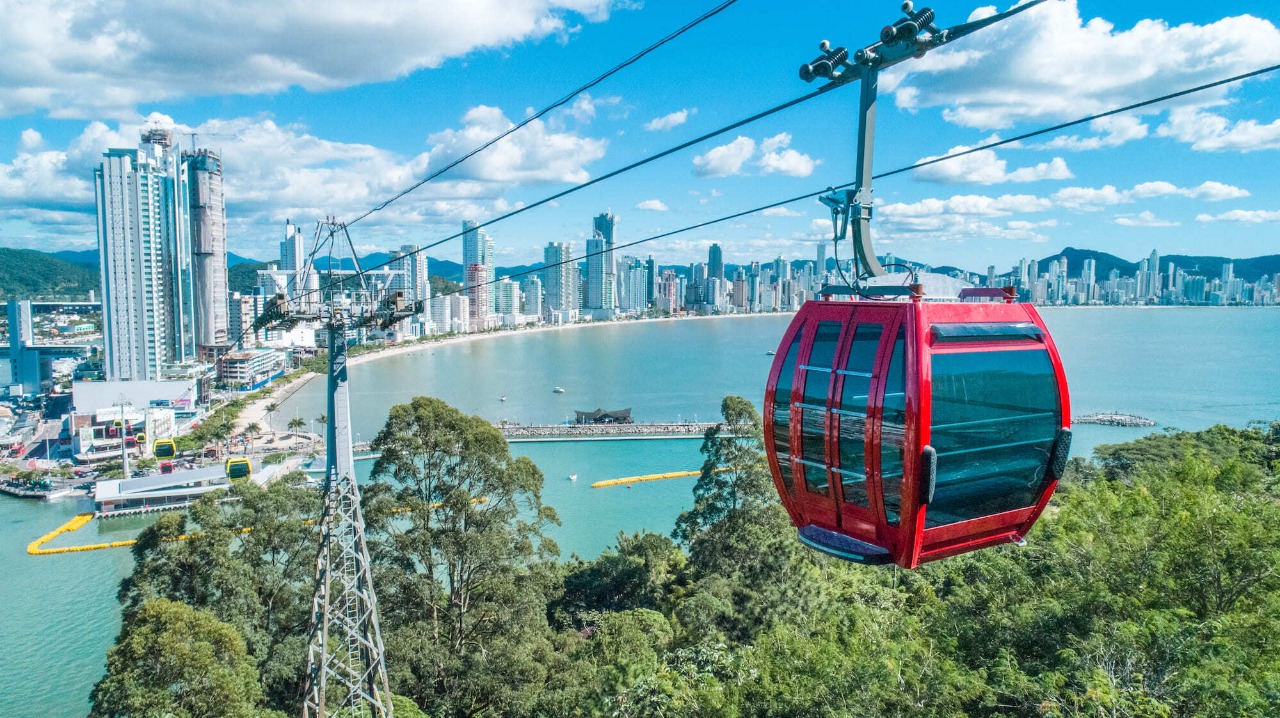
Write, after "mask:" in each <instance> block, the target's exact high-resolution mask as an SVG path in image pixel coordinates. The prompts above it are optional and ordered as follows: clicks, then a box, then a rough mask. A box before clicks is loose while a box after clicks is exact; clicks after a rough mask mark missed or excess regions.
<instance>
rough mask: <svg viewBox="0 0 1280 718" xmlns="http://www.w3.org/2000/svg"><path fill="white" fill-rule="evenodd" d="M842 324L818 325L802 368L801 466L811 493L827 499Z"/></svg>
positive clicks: (819, 323) (805, 484)
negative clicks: (830, 402)
mask: <svg viewBox="0 0 1280 718" xmlns="http://www.w3.org/2000/svg"><path fill="white" fill-rule="evenodd" d="M840 328H841V324H840V322H818V328H817V331H816V332H815V333H814V336H813V346H812V347H811V348H810V350H809V358H808V361H806V362H805V363H804V364H802V365H800V369H801V371H803V372H804V374H803V376H804V395H803V396H802V397H801V403H800V404H799V407H798V408H799V410H800V430H801V433H800V456H801V461H800V463H801V464H802V466H803V471H804V486H805V489H806V490H807V491H808V492H809V493H811V494H818V495H820V496H828V495H829V494H830V487H829V486H828V485H827V456H826V445H827V395H828V392H829V390H830V387H831V369H832V364H833V362H834V361H835V356H836V346H837V345H838V344H839V342H840Z"/></svg>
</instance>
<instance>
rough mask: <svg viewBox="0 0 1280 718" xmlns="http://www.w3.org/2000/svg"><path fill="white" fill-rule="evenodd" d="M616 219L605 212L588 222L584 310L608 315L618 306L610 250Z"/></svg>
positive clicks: (615, 230)
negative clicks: (589, 234) (590, 223)
mask: <svg viewBox="0 0 1280 718" xmlns="http://www.w3.org/2000/svg"><path fill="white" fill-rule="evenodd" d="M617 228H618V218H617V217H615V216H614V215H613V214H611V213H609V212H604V213H602V214H599V215H596V217H595V218H594V219H593V220H592V237H591V239H589V240H587V287H586V289H587V292H586V294H587V296H586V303H585V304H584V305H583V306H584V308H586V309H591V310H595V311H599V312H603V313H609V312H612V311H614V310H615V309H617V306H618V279H617V277H618V267H617V264H616V263H615V262H614V257H613V246H614V239H615V234H616V232H617Z"/></svg>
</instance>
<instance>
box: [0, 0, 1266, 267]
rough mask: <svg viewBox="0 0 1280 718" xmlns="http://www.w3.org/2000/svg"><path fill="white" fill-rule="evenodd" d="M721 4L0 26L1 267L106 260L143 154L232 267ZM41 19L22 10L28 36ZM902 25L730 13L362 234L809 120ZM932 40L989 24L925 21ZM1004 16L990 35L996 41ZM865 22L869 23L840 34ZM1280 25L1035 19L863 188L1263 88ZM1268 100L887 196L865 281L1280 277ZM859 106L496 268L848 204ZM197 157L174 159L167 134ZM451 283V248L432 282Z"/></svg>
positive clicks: (1057, 3) (751, 8)
mask: <svg viewBox="0 0 1280 718" xmlns="http://www.w3.org/2000/svg"><path fill="white" fill-rule="evenodd" d="M714 4H715V3H713V2H698V3H685V2H674V1H672V0H648V1H647V2H643V3H642V2H636V1H635V0H623V1H622V2H613V1H612V0H456V1H455V0H447V1H446V0H436V1H435V2H431V3H422V2H392V1H390V0H372V1H368V2H363V3H360V4H358V6H352V5H350V4H349V3H342V2H338V1H337V0H322V1H317V2H309V3H301V2H283V3H275V4H269V5H261V4H256V3H252V4H251V3H232V2H222V1H218V0H210V1H208V2H203V3H198V4H197V3H191V4H186V5H184V6H182V7H179V6H176V5H174V4H166V3H157V2H155V0H121V1H120V2H116V3H109V4H102V3H88V2H71V1H69V0H57V1H53V2H49V3H40V4H34V3H22V2H18V1H17V0H0V9H3V16H4V17H6V19H7V21H6V23H4V24H3V26H0V46H3V47H6V48H7V49H6V52H5V53H4V56H3V57H0V246H16V247H34V248H39V249H46V250H50V249H83V248H89V247H92V246H94V244H95V237H94V223H93V193H92V184H91V179H92V169H93V167H94V166H95V165H96V164H97V162H98V161H99V158H100V157H101V153H102V151H103V150H105V149H106V148H107V147H116V146H134V145H136V142H137V132H138V129H139V128H140V127H143V126H145V125H146V124H147V123H148V122H150V123H152V124H158V125H161V126H173V127H175V128H176V129H177V131H178V132H179V133H188V132H196V133H197V138H196V141H197V144H198V145H199V146H208V147H211V148H214V149H217V150H219V151H221V152H222V154H223V156H224V164H225V170H226V181H227V204H228V218H229V222H230V227H229V242H230V248H231V250H232V251H234V252H237V253H240V254H244V255H248V256H252V257H256V258H264V259H266V258H272V257H274V255H275V253H276V243H277V242H278V241H279V239H280V235H281V233H282V227H283V224H284V222H285V220H286V219H291V220H293V221H294V222H296V223H299V224H302V225H304V226H307V225H311V224H313V223H314V222H315V220H317V219H319V218H320V217H322V216H325V215H337V216H339V217H353V216H355V215H357V214H359V213H361V212H363V211H364V210H366V209H368V208H370V207H371V206H373V205H375V204H377V203H378V202H380V201H381V200H383V199H385V198H387V197H389V196H391V195H393V194H395V193H396V192H397V191H399V190H400V189H402V188H403V187H405V186H407V185H409V184H411V183H412V182H413V181H414V180H415V179H417V178H420V177H422V176H424V175H425V174H426V173H428V172H430V171H431V170H432V169H434V168H436V167H439V166H440V165H442V164H443V163H445V162H447V161H448V160H449V159H451V158H452V157H456V156H457V155H458V154H460V153H462V152H465V151H466V150H469V149H470V148H471V147H473V146H475V145H477V144H479V143H480V142H482V141H483V140H485V139H487V138H488V137H490V136H492V135H493V134H496V133H497V132H499V131H501V130H502V129H505V128H506V127H507V126H509V123H510V122H512V121H518V120H519V119H521V118H523V117H525V116H526V113H527V112H529V111H531V109H533V108H539V107H542V106H543V105H545V104H547V103H549V102H550V101H551V100H553V99H556V98H558V97H559V96H561V95H563V94H564V93H566V92H568V91H569V90H570V89H572V88H573V87H575V86H578V85H580V84H582V83H583V82H584V81H586V80H588V79H590V78H591V77H594V76H595V75H596V74H598V73H599V72H601V71H602V70H604V69H606V68H607V67H610V66H612V65H613V64H614V63H616V62H618V61H619V60H621V59H623V58H625V57H627V56H629V55H630V54H632V53H634V52H635V51H637V50H639V49H641V48H642V47H644V46H646V45H648V44H649V43H650V42H652V41H654V40H655V39H657V38H658V37H661V36H662V35H665V34H666V33H668V32H670V31H671V30H673V29H675V28H676V27H678V26H680V25H682V24H684V23H685V22H687V21H689V20H690V19H692V18H693V17H695V16H696V15H698V14H700V13H701V12H703V11H704V10H706V9H708V8H710V7H712V5H714ZM37 5H38V6H37ZM897 6H898V3H897V2H891V1H889V0H876V1H875V2H857V3H853V2H843V3H837V4H832V3H827V4H822V5H814V6H813V7H814V8H815V9H814V10H813V11H810V12H804V11H801V10H798V9H796V8H797V7H798V6H797V5H796V4H794V3H780V2H776V1H773V2H770V1H768V0H738V2H737V3H736V4H734V5H733V6H732V7H730V8H729V9H727V10H725V11H724V12H723V13H721V14H720V15H719V16H717V17H715V18H713V19H711V20H709V21H707V22H706V23H704V24H703V25H701V26H699V27H698V28H696V29H694V30H693V31H691V32H689V33H688V34H686V35H685V36H683V37H681V38H679V39H678V40H676V41H674V42H672V43H670V44H669V45H667V46H666V47H664V48H662V49H660V50H659V51H657V52H656V53H654V54H652V55H650V56H649V57H648V58H646V59H644V60H642V61H641V62H640V63H638V64H636V65H634V66H633V67H631V68H628V69H627V70H624V71H623V72H622V73H620V74H618V75H616V76H615V77H613V78H611V79H610V80H609V81H607V82H606V83H605V84H603V85H601V86H599V87H597V88H595V89H594V90H592V91H591V93H590V95H589V96H581V97H579V98H577V100H576V101H575V102H574V103H573V105H572V106H571V107H568V108H566V109H564V110H561V111H557V112H555V113H553V115H551V116H549V117H548V118H547V119H546V120H545V121H540V122H537V123H535V124H533V125H530V126H529V127H527V128H525V129H524V130H521V131H520V132H519V133H517V134H516V135H514V136H512V137H511V138H509V139H508V140H504V141H503V142H502V143H501V144H499V145H497V146H495V147H494V148H492V149H491V150H489V151H488V152H486V153H485V154H483V155H481V156H478V157H476V158H474V159H473V160H471V161H469V162H468V163H467V164H465V165H463V166H461V167H459V168H457V169H456V170H454V171H453V172H451V173H450V174H448V175H445V176H444V177H442V178H440V180H437V181H435V182H432V183H431V184H429V185H427V186H426V187H424V188H423V189H422V190H420V191H418V192H416V193H414V194H412V195H410V196H409V197H407V198H406V199H404V200H402V201H400V202H398V203H396V204H395V205H392V207H391V208H389V209H388V210H386V211H383V212H380V213H378V214H376V215H373V216H372V217H370V218H369V219H368V220H366V221H364V222H361V223H360V224H358V225H356V226H355V227H354V228H353V230H352V232H353V238H354V239H355V240H356V242H357V244H358V245H360V247H361V248H363V249H366V250H372V249H386V248H391V247H395V246H398V245H400V244H404V243H414V244H426V243H428V242H431V241H434V240H436V239H439V238H442V237H444V236H447V235H449V234H452V233H454V232H455V231H456V228H457V227H458V225H459V223H460V222H461V220H462V219H464V218H473V219H478V220H481V221H483V220H485V219H488V218H490V217H492V216H496V215H497V214H501V213H502V212H504V211H507V210H509V209H511V208H512V207H515V206H518V205H519V204H520V203H529V202H532V201H535V200H537V199H539V198H541V197H544V196H546V195H548V194H551V193H553V192H556V191H558V190H560V189H563V188H565V187H567V186H569V185H570V184H572V183H576V182H581V181H583V180H586V179H588V178H590V177H595V176H598V175H600V174H603V173H605V172H608V171H609V170H611V169H614V168H616V167H619V166H622V165H624V164H627V163H628V162H631V161H633V160H635V159H638V158H640V157H643V156H646V155H648V154H651V153H653V152H657V151H660V150H663V149H665V148H667V147H669V146H671V145H674V144H677V143H679V142H681V141H683V140H685V139H688V138H691V137H694V136H696V135H698V134H701V133H704V132H706V131H709V130H711V129H715V128H717V127H720V126H722V125H724V124H727V123H729V122H732V121H734V120H737V119H739V118H741V117H744V116H746V115H748V114H751V113H753V112H755V111H757V110H760V109H764V108H767V107H771V106H773V105H774V104H777V103H779V102H781V101H784V100H787V99H790V98H792V97H796V96H798V95H801V94H803V93H805V92H807V91H808V90H809V89H812V88H811V86H809V85H806V84H805V83H803V82H801V81H800V80H799V79H798V77H797V75H796V68H797V67H798V66H799V65H800V63H802V62H807V61H809V60H810V59H811V58H812V57H813V56H814V55H815V54H816V46H817V43H818V41H819V40H822V39H829V40H831V41H832V42H833V43H834V44H837V45H846V46H849V47H851V48H856V47H860V46H862V45H865V44H869V43H870V42H871V41H873V40H874V39H875V37H876V36H877V34H878V31H879V28H880V27H881V26H882V25H884V24H886V23H888V22H891V21H892V20H894V19H896V17H898V7H897ZM932 7H934V8H935V9H936V11H937V13H938V18H939V23H940V24H942V25H944V26H945V25H951V24H956V23H959V22H963V21H964V20H966V19H968V18H969V17H970V16H971V13H974V12H975V11H976V12H978V13H980V14H981V13H989V12H991V9H990V7H994V6H987V9H983V6H980V5H977V4H974V3H973V2H970V1H960V0H939V1H938V2H936V3H932ZM1007 7H1008V4H1007V3H1003V4H1001V5H999V6H998V9H1001V10H1003V9H1005V8H1007ZM855 9H857V10H860V11H861V10H863V9H865V12H859V13H857V14H856V15H855V13H854V10H855ZM1277 23H1280V9H1278V8H1277V7H1276V5H1275V3H1274V2H1262V1H1261V0H1254V1H1244V2H1233V3H1231V4H1230V8H1229V12H1228V11H1226V10H1223V9H1222V7H1221V5H1219V4H1210V3H1203V2H1180V1H1174V2H1162V3H1148V2H1132V3H1113V2H1102V1H1100V0H1050V2H1048V3H1045V4H1044V5H1042V6H1039V7H1036V8H1033V9H1031V10H1029V11H1028V12H1025V13H1023V14H1021V15H1019V16H1017V17H1016V18H1014V19H1012V20H1009V21H1007V22H1005V23H1002V24H1000V25H999V26H996V27H992V28H988V29H986V30H983V31H981V32H979V33H976V34H974V35H972V36H970V37H968V38H965V39H963V40H961V41H958V42H956V43H953V44H952V45H951V46H949V47H948V48H945V49H943V50H939V51H936V52H934V53H931V54H930V55H929V56H928V57H926V58H925V59H924V60H918V61H911V62H908V63H904V64H903V65H900V66H899V67H898V68H895V71H894V72H892V73H891V74H890V75H888V76H886V77H885V78H883V79H882V84H881V97H882V102H881V107H880V114H879V124H878V127H879V132H878V137H877V146H876V169H877V170H879V171H883V170H888V169H893V168H896V167H899V166H902V165H906V164H910V163H912V162H915V161H917V160H919V159H921V158H924V157H930V156H936V155H940V154H943V153H945V152H947V151H949V150H951V149H953V148H956V147H962V146H971V145H974V144H978V143H980V142H982V141H983V140H986V139H989V138H991V137H1008V136H1011V135H1014V134H1018V133H1020V132H1024V131H1027V130H1031V129H1036V128H1038V127H1041V126H1044V125H1049V124H1055V123H1057V122H1062V121H1065V120H1070V119H1074V118H1075V117H1078V116H1081V115H1084V114H1088V113H1092V112H1097V111H1101V110H1106V109H1109V108H1111V107H1115V106H1119V105H1123V104H1127V103H1130V102H1133V101H1137V100H1141V99H1146V98H1148V97H1151V96H1155V95H1159V94H1163V93H1166V92H1170V91H1174V90H1178V89H1182V88H1184V87H1189V86H1192V85H1196V84H1200V83H1203V82H1206V81H1210V80H1214V79H1219V78H1222V77H1226V76H1229V75H1233V74H1237V73H1239V72H1244V71H1248V70H1251V69H1256V68H1260V67H1263V66H1267V65H1273V64H1278V63H1280V31H1278V30H1277V28H1276V25H1277ZM1278 83H1280V73H1275V74H1274V75H1271V76H1266V77H1264V78H1261V79H1255V80H1250V81H1246V82H1244V83H1240V84H1237V85H1233V86H1231V87H1229V88H1225V89H1221V90H1216V91H1212V92H1208V93H1204V94H1202V95H1198V96H1194V97H1191V98H1186V99H1183V100H1181V101H1179V102H1178V103H1176V104H1170V105H1163V106H1158V107H1155V108H1149V109H1148V110H1144V111H1142V112H1141V113H1140V114H1137V115H1134V116H1125V117H1121V118H1118V119H1115V120H1113V121H1109V122H1105V123H1101V124H1099V125H1095V126H1082V127H1077V128H1074V129H1073V130H1071V131H1068V132H1066V133H1062V134H1059V135H1054V136H1049V137H1043V138H1038V139H1037V140H1035V141H1031V142H1028V143H1026V144H1025V145H1023V146H1019V147H1006V148H1001V149H999V150H996V151H994V152H985V153H980V154H978V155H974V156H971V157H970V158H967V159H966V160H963V161H953V162H947V163H942V164H940V165H938V166H936V167H935V168H933V169H932V170H930V171H918V172H915V173H912V174H907V175H900V176H897V177H894V178H890V179H885V180H882V181H880V182H878V183H877V184H876V186H875V191H876V192H875V194H876V199H877V203H878V207H877V210H876V218H875V222H874V225H873V227H874V229H873V231H874V233H875V237H876V239H877V246H878V248H879V249H880V251H882V252H883V251H892V252H893V253H895V254H897V255H899V256H904V257H910V258H913V259H917V260H920V261H927V262H932V263H935V264H954V265H959V266H963V267H967V268H971V269H975V270H983V269H985V267H986V265H988V264H992V263H994V264H996V265H998V266H1000V267H1002V268H1003V267H1006V266H1008V265H1009V264H1011V263H1013V262H1015V261H1016V260H1017V259H1018V258H1019V257H1023V256H1027V257H1040V256H1045V255H1047V254H1049V253H1051V252H1053V251H1056V250H1057V249H1059V248H1061V247H1063V246H1066V245H1072V246H1076V247H1089V248H1094V249H1100V250H1104V251H1108V252H1112V253H1114V254H1118V255H1120V256H1123V257H1126V258H1130V259H1136V258H1138V257H1141V256H1144V255H1146V254H1147V253H1148V252H1149V251H1150V250H1151V249H1152V248H1156V249H1159V250H1160V252H1161V253H1162V254H1171V253H1191V254H1215V255H1228V256H1237V257H1247V256H1256V255H1261V254H1272V253H1280V242H1278V241H1277V238H1278V236H1280V231H1278V230H1280V187H1277V183H1276V182H1275V176H1276V169H1275V164H1276V161H1277V159H1280V119H1278V118H1280V92H1277V88H1278V87H1280V84H1278ZM856 102H857V89H856V86H851V87H846V88H844V89H841V90H840V91H838V92H835V93H830V94H828V95H826V96H824V97H822V98H819V99H817V100H814V101H812V102H809V103H807V104H805V105H802V106H800V107H797V108H794V109H792V110H789V111H786V112H784V113H781V114H779V115H776V116H773V117H771V118H768V119H766V120H764V121H762V122H759V123H757V124H755V125H751V126H748V127H744V128H741V129H740V130H738V131H736V132H731V133H729V134H728V135H725V136H723V137H721V138H718V139H717V140H714V141H711V142H709V143H707V144H705V145H702V146H699V147H696V148H693V149H691V150H689V151H686V152H684V153H681V154H678V155H675V156H672V157H670V158H666V159H664V160H660V161H658V162H655V163H653V164H652V165H649V166H647V167H645V168H643V169H641V170H638V171H635V172H632V173H629V174H627V175H624V176H622V177H619V178H617V179H615V180H611V181H608V182H605V183H602V184H600V185H597V186H595V187H592V188H589V189H587V190H585V191H583V192H581V193H579V194H577V195H574V196H572V197H569V198H566V199H564V200H561V201H560V202H559V203H558V204H557V206H548V207H542V208H538V209H535V210H532V211H530V212H527V213H524V214H522V215H520V216H519V217H517V218H513V219H511V220H509V221H507V222H503V223H501V224H498V225H495V226H494V227H493V228H492V229H491V230H490V231H491V234H492V235H493V236H494V237H495V239H496V240H497V244H498V247H499V263H500V264H518V263H524V262H529V261H536V260H538V259H540V258H541V247H542V246H543V245H545V244H546V242H548V241H566V240H568V241H573V242H575V247H576V249H577V250H578V251H579V252H580V251H581V250H582V249H583V248H584V244H585V239H586V237H587V235H588V232H589V230H590V226H591V225H590V218H591V216H592V215H593V214H596V213H598V212H600V211H603V210H605V209H611V210H612V211H613V212H614V213H615V214H617V215H618V216H619V218H620V221H621V225H620V235H619V240H620V241H630V240H633V239H638V238H641V237H644V236H647V235H650V234H653V233H656V232H660V231H665V230H670V229H674V228H677V227H681V226H685V225H689V224H693V223H696V222H700V221H705V220H707V219H711V218H713V217H717V216H721V215H724V214H729V213H731V212H736V211H740V210H742V209H746V208H750V207H752V206H756V205H760V204H765V203H768V202H772V201H776V200H778V199H781V198H784V197H788V196H793V195H797V194H801V193H804V192H809V191H814V190H818V189H821V188H823V187H826V186H829V185H835V184H841V183H844V182H847V181H849V180H850V179H851V173H852V166H853V134H854V125H853V110H854V109H855V105H856ZM180 141H181V142H182V143H184V144H188V143H189V142H190V141H191V138H190V137H189V136H185V135H181V134H180ZM829 226H830V225H829V222H828V221H827V215H826V214H825V211H824V210H823V209H822V207H821V206H820V205H818V204H817V203H816V202H802V203H798V204H796V205H793V206H791V207H789V208H787V210H786V211H785V212H783V211H775V212H773V213H771V214H770V215H768V216H764V215H760V214H757V215H753V216H751V217H747V218H743V219H741V220H736V221H733V222H730V223H725V224H722V225H719V226H717V227H713V228H708V229H705V230H701V231H698V232H694V233H689V234H687V235H683V236H682V237H680V238H676V239H672V240H665V241H661V242H656V243H653V244H651V245H649V246H648V247H645V248H638V249H643V250H644V251H643V252H642V254H648V253H653V254H654V255H655V256H656V257H658V258H659V260H660V261H662V262H687V261H693V260H697V259H702V258H705V256H706V246H707V245H708V244H710V243H711V242H719V243H720V244H721V245H722V246H723V247H724V254H725V260H726V261H728V262H741V261H748V260H750V259H768V258H771V257H775V256H779V255H782V256H787V257H810V256H813V250H814V248H813V245H814V243H815V242H816V241H818V240H819V238H820V237H822V236H824V235H827V234H828V233H829V231H830V229H829ZM431 254H432V255H434V256H438V257H446V258H450V259H454V260H457V259H458V256H460V254H461V247H460V245H459V244H457V243H456V242H455V243H454V244H453V245H449V246H446V247H441V248H439V249H436V250H432V252H431Z"/></svg>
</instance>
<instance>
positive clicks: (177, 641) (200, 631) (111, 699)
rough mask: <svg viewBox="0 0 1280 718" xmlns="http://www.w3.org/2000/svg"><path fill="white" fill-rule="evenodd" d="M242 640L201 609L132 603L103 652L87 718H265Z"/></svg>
mask: <svg viewBox="0 0 1280 718" xmlns="http://www.w3.org/2000/svg"><path fill="white" fill-rule="evenodd" d="M262 702H263V696H262V688H261V686H259V684H258V672H257V670H256V669H255V667H254V661H253V659H252V658H250V657H249V655H248V652H247V651H246V650H245V645H244V638H242V637H241V636H240V634H239V633H238V632H237V631H236V629H235V628H233V627H232V626H229V625H227V624H225V623H223V622H221V621H219V620H218V619H217V618H215V617H214V616H213V614H212V613H210V612H208V611H201V610H198V609H194V608H191V607H190V606H188V605H186V604H184V603H179V602H177V601H170V600H168V599H164V598H158V599H154V600H151V601H148V602H146V603H144V604H142V605H141V606H139V607H138V609H137V610H136V612H135V613H134V615H133V617H132V620H130V621H129V622H127V623H126V624H125V628H124V630H123V631H122V632H121V634H120V638H119V639H118V640H117V641H116V645H115V646H114V647H112V648H111V649H110V650H109V651H108V652H107V675H106V676H104V677H103V678H102V680H100V681H98V685H97V686H95V687H94V689H93V711H92V712H91V713H90V715H91V716H93V717H94V718H126V717H136V718H143V717H144V716H174V717H175V718H267V717H268V716H281V717H282V716H283V714H281V713H277V712H275V711H270V710H266V709H264V708H263V707H262Z"/></svg>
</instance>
